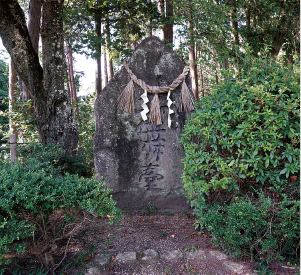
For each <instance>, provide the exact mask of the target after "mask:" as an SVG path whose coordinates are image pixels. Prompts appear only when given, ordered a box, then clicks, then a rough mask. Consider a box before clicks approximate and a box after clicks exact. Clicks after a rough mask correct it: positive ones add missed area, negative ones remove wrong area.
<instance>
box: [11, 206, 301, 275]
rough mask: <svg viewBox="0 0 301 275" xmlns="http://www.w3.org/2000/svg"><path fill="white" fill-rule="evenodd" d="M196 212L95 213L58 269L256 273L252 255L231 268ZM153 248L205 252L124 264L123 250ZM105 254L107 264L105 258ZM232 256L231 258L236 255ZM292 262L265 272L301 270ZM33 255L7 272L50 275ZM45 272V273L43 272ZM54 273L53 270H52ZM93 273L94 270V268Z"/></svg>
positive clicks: (73, 240) (174, 274) (59, 253)
mask: <svg viewBox="0 0 301 275" xmlns="http://www.w3.org/2000/svg"><path fill="white" fill-rule="evenodd" d="M193 223H194V216H193V215H192V212H189V211H188V212H180V213H174V212H171V211H165V212H156V213H150V212H144V213H143V212H130V211H125V212H124V216H123V218H122V219H121V220H120V224H119V225H117V224H115V225H113V226H110V225H109V221H108V219H107V218H93V217H91V220H90V222H89V223H88V224H87V225H86V226H85V227H84V228H82V229H81V231H80V232H79V233H78V234H77V235H76V236H74V237H72V238H71V239H70V240H69V242H67V240H65V241H64V242H62V243H60V244H59V249H58V251H57V253H56V255H57V258H55V261H56V262H59V261H60V259H61V258H62V257H63V255H64V251H65V250H66V248H67V253H66V257H65V259H64V261H63V262H62V264H61V265H60V268H58V269H57V270H56V272H55V274H61V275H63V274H64V275H73V274H74V275H75V274H77V275H81V274H88V272H87V270H89V268H90V269H91V267H97V268H98V270H99V273H97V274H148V275H150V274H155V275H157V274H158V275H159V274H163V275H165V274H172V275H178V274H183V275H184V274H205V275H211V274H212V275H213V274H214V275H215V274H220V275H226V274H229V275H230V274H231V275H232V274H233V275H234V274H256V273H255V271H254V266H255V265H256V264H258V263H256V262H251V261H250V259H249V258H247V257H246V258H245V259H243V260H240V261H235V260H233V261H234V262H237V263H238V264H240V265H243V269H242V270H240V271H239V273H235V272H232V273H231V272H229V268H227V266H225V264H224V263H223V262H222V261H220V260H218V259H217V258H215V257H212V256H211V253H210V251H216V250H219V249H218V248H216V247H214V246H213V245H212V243H211V242H210V240H211V234H210V232H206V231H205V232H202V233H200V231H199V230H198V229H195V228H194V225H193ZM147 249H153V250H156V251H160V252H166V251H173V250H179V251H182V252H185V251H186V252H187V251H197V250H202V251H204V255H205V256H204V257H200V258H198V259H193V260H187V259H186V260H185V259H177V260H173V261H166V260H164V259H161V258H160V259H159V260H158V261H156V262H155V263H152V264H145V263H143V264H142V263H141V262H139V261H134V262H130V263H121V262H118V261H117V260H116V256H117V255H118V254H120V253H122V252H138V253H142V252H143V251H145V250H147ZM101 259H103V261H104V262H103V263H100V261H101ZM228 261H231V259H230V257H229V259H228ZM282 266H286V264H284V263H281V262H275V263H272V264H271V265H270V269H271V270H272V272H273V273H260V274H279V275H284V274H299V270H296V269H295V270H294V269H292V268H288V267H286V268H283V267H282ZM38 267H39V265H38V264H37V263H35V262H34V260H33V258H26V257H25V258H24V259H23V260H22V261H19V262H18V265H15V268H14V270H15V271H13V272H12V271H10V272H8V273H7V274H47V272H46V271H45V270H44V271H42V269H40V268H38ZM43 272H44V273H43ZM48 274H51V272H49V273H48ZM89 274H90V273H89Z"/></svg>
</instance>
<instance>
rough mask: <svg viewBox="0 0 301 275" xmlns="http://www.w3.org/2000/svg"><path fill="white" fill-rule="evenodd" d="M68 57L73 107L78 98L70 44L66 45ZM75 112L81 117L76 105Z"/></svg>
mask: <svg viewBox="0 0 301 275" xmlns="http://www.w3.org/2000/svg"><path fill="white" fill-rule="evenodd" d="M66 55H67V64H68V76H69V80H70V100H71V104H72V105H73V104H76V103H77V96H76V88H75V80H74V71H73V55H72V49H71V48H70V47H69V45H68V44H66ZM73 111H74V113H75V112H76V113H77V115H79V112H78V106H77V105H75V106H74V107H73Z"/></svg>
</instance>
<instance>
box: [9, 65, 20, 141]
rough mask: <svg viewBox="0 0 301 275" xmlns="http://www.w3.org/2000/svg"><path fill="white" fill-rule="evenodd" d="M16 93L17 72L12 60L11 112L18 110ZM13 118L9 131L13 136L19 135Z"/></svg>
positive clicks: (10, 71) (10, 82) (10, 83)
mask: <svg viewBox="0 0 301 275" xmlns="http://www.w3.org/2000/svg"><path fill="white" fill-rule="evenodd" d="M16 92H17V72H16V70H15V67H14V64H13V62H12V60H10V62H9V111H10V112H12V111H14V110H16V96H17V95H16ZM14 123H15V122H14V121H13V119H12V118H10V119H9V130H10V131H11V132H12V134H15V135H18V131H17V128H16V126H15V125H14Z"/></svg>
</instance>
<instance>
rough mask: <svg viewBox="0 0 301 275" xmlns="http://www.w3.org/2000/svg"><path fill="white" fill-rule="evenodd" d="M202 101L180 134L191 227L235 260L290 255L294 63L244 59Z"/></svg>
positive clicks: (295, 151) (294, 241)
mask: <svg viewBox="0 0 301 275" xmlns="http://www.w3.org/2000/svg"><path fill="white" fill-rule="evenodd" d="M245 61H246V62H247V63H244V64H243V66H242V67H241V68H240V70H239V73H237V75H236V76H235V78H233V77H232V75H231V74H229V73H228V71H227V70H225V71H224V77H225V78H226V79H225V80H224V81H223V82H222V83H221V84H220V85H218V86H216V87H215V89H214V90H213V91H212V92H211V94H210V95H208V96H205V97H204V98H202V99H201V100H200V101H199V102H198V103H197V106H196V112H195V113H194V114H193V115H192V116H191V117H190V119H189V121H188V123H187V125H186V126H185V131H184V133H183V136H182V143H183V145H184V148H185V153H186V157H185V159H184V160H183V162H184V172H183V181H184V184H185V194H186V196H187V198H188V200H189V201H190V202H191V206H192V207H194V212H195V214H196V216H197V221H196V223H197V224H198V225H200V226H201V227H205V228H207V229H208V230H210V231H211V232H212V234H213V236H214V240H215V242H216V244H218V245H220V246H221V247H223V248H224V249H226V250H227V251H229V252H230V251H231V252H232V253H234V254H235V255H236V256H241V255H243V253H250V255H251V256H252V257H258V256H260V257H264V258H266V257H269V258H271V257H273V256H275V257H279V256H280V255H295V256H296V255H297V253H298V249H299V172H300V160H299V156H300V149H299V146H300V132H299V130H300V122H299V119H300V115H299V107H300V95H299V91H300V84H299V81H300V78H299V69H298V65H295V66H283V65H282V64H278V63H277V62H275V61H273V60H271V59H266V58H264V57H262V58H260V59H257V60H253V61H251V59H250V60H249V59H248V58H247V57H246V59H245Z"/></svg>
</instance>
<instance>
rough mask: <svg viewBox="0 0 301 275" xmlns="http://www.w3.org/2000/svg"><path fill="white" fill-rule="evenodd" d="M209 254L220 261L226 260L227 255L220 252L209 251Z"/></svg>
mask: <svg viewBox="0 0 301 275" xmlns="http://www.w3.org/2000/svg"><path fill="white" fill-rule="evenodd" d="M210 254H211V255H212V256H214V257H215V258H217V259H219V260H221V261H222V260H226V259H228V256H227V254H225V253H223V252H220V251H218V250H212V251H210Z"/></svg>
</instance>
